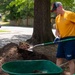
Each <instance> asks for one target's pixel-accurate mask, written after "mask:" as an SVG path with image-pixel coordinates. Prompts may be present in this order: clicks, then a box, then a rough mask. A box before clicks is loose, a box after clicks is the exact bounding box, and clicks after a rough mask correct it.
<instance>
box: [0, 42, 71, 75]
mask: <svg viewBox="0 0 75 75" xmlns="http://www.w3.org/2000/svg"><path fill="white" fill-rule="evenodd" d="M27 46H29V45H27ZM20 47H24V48H20ZM26 48H29V47H26V46H19V45H17V44H15V43H8V44H7V45H5V46H4V47H2V48H1V49H0V66H2V64H4V63H6V62H9V61H13V60H42V59H44V60H50V61H52V62H54V63H55V62H56V49H57V45H48V46H39V47H35V48H33V52H31V51H27V49H26ZM62 69H63V70H64V73H65V74H64V73H63V74H62V75H70V74H69V70H68V65H66V67H65V65H64V66H63V67H62ZM0 75H9V74H7V73H5V72H3V71H2V70H1V68H0Z"/></svg>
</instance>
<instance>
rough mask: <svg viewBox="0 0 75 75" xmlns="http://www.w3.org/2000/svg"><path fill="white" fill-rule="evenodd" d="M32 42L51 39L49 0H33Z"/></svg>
mask: <svg viewBox="0 0 75 75" xmlns="http://www.w3.org/2000/svg"><path fill="white" fill-rule="evenodd" d="M30 40H31V41H32V43H33V44H37V43H43V42H49V41H52V40H53V34H52V31H51V24H50V0H34V30H33V35H32V38H31V39H30Z"/></svg>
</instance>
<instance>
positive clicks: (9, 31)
mask: <svg viewBox="0 0 75 75" xmlns="http://www.w3.org/2000/svg"><path fill="white" fill-rule="evenodd" d="M0 32H10V31H8V30H0Z"/></svg>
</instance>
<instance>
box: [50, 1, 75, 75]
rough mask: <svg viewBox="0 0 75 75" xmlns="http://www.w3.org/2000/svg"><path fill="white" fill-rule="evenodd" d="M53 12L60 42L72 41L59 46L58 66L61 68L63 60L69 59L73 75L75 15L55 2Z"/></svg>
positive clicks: (61, 43)
mask: <svg viewBox="0 0 75 75" xmlns="http://www.w3.org/2000/svg"><path fill="white" fill-rule="evenodd" d="M51 11H52V12H54V13H56V14H57V16H56V19H55V22H56V36H58V37H59V38H60V40H66V39H72V40H69V41H65V42H60V43H59V44H58V48H57V54H56V57H57V60H56V64H57V65H58V66H60V65H61V64H62V62H63V59H64V58H65V59H67V60H68V64H69V68H70V75H73V74H74V70H75V69H74V68H75V67H74V59H75V40H73V39H74V38H75V13H74V12H71V11H67V10H65V9H64V8H63V6H62V3H61V2H54V3H53V4H52V10H51Z"/></svg>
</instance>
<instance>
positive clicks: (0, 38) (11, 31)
mask: <svg viewBox="0 0 75 75" xmlns="http://www.w3.org/2000/svg"><path fill="white" fill-rule="evenodd" d="M0 30H5V31H6V32H0V47H2V46H4V45H5V44H7V43H10V42H14V43H18V42H20V41H26V40H27V39H29V38H30V37H31V35H32V33H33V28H29V27H14V26H2V27H1V28H0Z"/></svg>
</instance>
